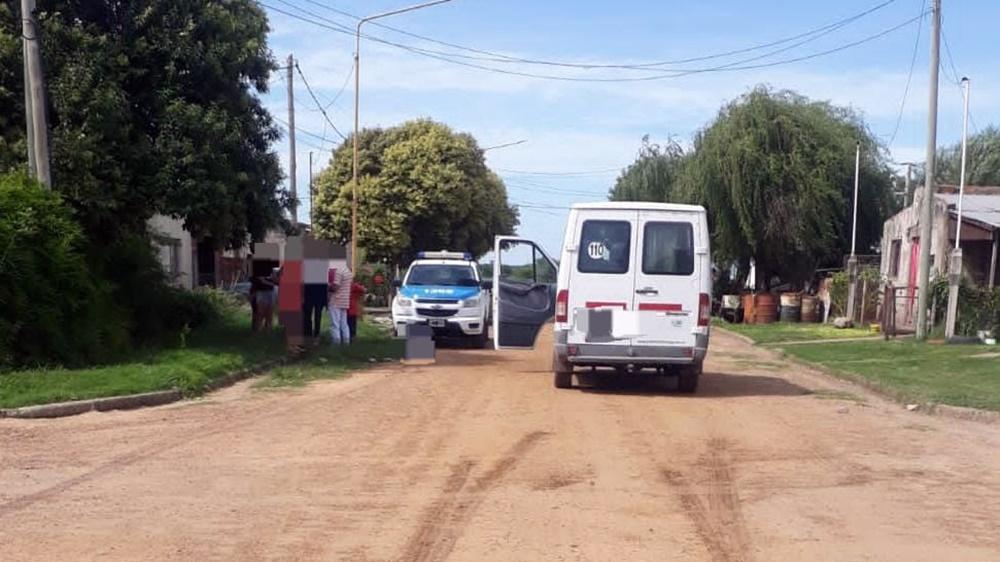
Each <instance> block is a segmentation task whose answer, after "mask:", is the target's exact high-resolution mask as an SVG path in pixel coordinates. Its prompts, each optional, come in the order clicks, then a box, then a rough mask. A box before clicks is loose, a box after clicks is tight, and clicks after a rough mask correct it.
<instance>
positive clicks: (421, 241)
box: [314, 119, 517, 263]
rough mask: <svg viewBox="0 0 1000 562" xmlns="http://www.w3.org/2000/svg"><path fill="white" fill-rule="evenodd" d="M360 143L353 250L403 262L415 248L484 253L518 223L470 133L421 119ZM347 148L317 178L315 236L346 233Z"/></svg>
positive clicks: (368, 132)
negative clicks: (494, 240)
mask: <svg viewBox="0 0 1000 562" xmlns="http://www.w3.org/2000/svg"><path fill="white" fill-rule="evenodd" d="M358 140H359V143H358V145H359V153H360V155H359V156H360V166H359V177H360V178H361V179H360V181H359V182H358V183H359V185H358V190H357V191H358V246H359V247H360V249H361V250H363V251H364V252H365V255H366V257H367V258H368V259H372V260H385V261H389V262H392V263H401V262H405V261H407V260H409V259H411V258H412V257H413V256H414V254H415V253H416V252H418V251H420V250H427V249H442V248H447V249H452V250H466V251H470V252H472V253H474V254H477V255H479V254H483V253H485V252H487V251H488V250H489V249H490V248H491V247H492V243H493V237H494V236H495V235H497V234H508V233H510V232H512V231H513V230H514V227H515V226H517V212H516V210H515V209H513V208H512V207H511V206H510V205H509V204H508V202H507V190H506V187H505V186H504V184H503V181H502V180H501V179H500V178H499V177H498V176H497V175H496V174H495V173H493V172H492V171H490V170H489V169H488V168H487V167H486V164H485V162H484V160H483V151H482V149H480V148H479V145H478V144H477V143H476V141H475V139H474V138H472V136H470V135H468V134H464V133H456V132H454V131H452V130H451V129H450V128H448V127H447V126H445V125H443V124H441V123H436V122H434V121H431V120H427V119H421V120H415V121H409V122H407V123H403V124H402V125H399V126H397V127H392V128H388V129H365V130H363V131H361V133H360V136H359V137H358ZM352 143H353V138H348V139H347V140H346V141H345V142H344V143H343V144H342V145H341V146H339V147H338V148H337V149H336V150H335V151H334V154H333V159H332V161H331V164H330V166H329V167H327V169H326V170H324V172H323V173H322V174H321V175H320V176H319V177H318V178H317V179H316V181H315V189H316V198H315V202H314V203H315V205H316V210H315V213H314V221H315V224H316V230H317V232H318V233H319V234H320V235H321V236H324V237H326V238H330V239H333V240H338V241H341V242H346V241H348V240H349V239H350V236H351V202H352V193H353V191H354V190H353V184H352V180H351V175H352V152H351V150H352Z"/></svg>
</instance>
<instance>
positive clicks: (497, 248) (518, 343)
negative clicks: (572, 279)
mask: <svg viewBox="0 0 1000 562" xmlns="http://www.w3.org/2000/svg"><path fill="white" fill-rule="evenodd" d="M557 273H558V267H557V266H556V263H555V262H554V261H553V260H552V258H550V257H549V256H548V255H547V254H546V253H545V252H544V251H543V250H542V249H541V248H540V247H539V246H538V245H537V244H535V243H534V242H532V241H531V240H525V239H523V238H517V237H514V236H497V237H496V239H495V241H494V245H493V346H494V347H495V348H496V349H529V348H531V347H533V346H534V345H535V338H536V337H537V336H538V332H539V330H541V328H542V326H543V325H545V323H547V322H548V321H549V320H551V319H552V317H553V316H554V315H555V311H556V276H557Z"/></svg>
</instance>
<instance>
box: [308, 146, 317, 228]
mask: <svg viewBox="0 0 1000 562" xmlns="http://www.w3.org/2000/svg"><path fill="white" fill-rule="evenodd" d="M315 202H316V198H315V197H313V151H311V150H310V151H309V226H310V227H312V226H314V225H313V217H314V216H315V213H313V205H314V204H315Z"/></svg>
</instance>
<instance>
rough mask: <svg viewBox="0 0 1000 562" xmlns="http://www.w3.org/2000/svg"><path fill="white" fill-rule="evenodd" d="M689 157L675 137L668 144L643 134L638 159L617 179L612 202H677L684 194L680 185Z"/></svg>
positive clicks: (611, 194) (609, 196) (611, 197)
mask: <svg viewBox="0 0 1000 562" xmlns="http://www.w3.org/2000/svg"><path fill="white" fill-rule="evenodd" d="M688 159H689V157H688V155H686V154H685V153H684V149H683V148H681V145H679V144H677V142H675V141H674V140H673V139H670V140H668V141H667V143H666V144H665V145H662V146H661V145H659V144H654V143H651V142H650V141H649V135H646V136H644V137H642V146H641V147H640V148H639V154H638V155H637V156H636V159H635V162H633V163H632V164H630V165H629V166H628V167H627V168H625V170H624V171H622V173H621V174H620V175H619V176H618V179H616V180H615V186H614V187H613V188H612V189H611V191H610V192H609V193H608V199H610V200H612V201H657V202H661V203H662V202H669V201H675V200H676V199H677V197H679V196H680V194H679V193H677V188H678V185H679V181H680V178H681V174H682V172H683V169H684V165H685V163H686V162H687V161H688Z"/></svg>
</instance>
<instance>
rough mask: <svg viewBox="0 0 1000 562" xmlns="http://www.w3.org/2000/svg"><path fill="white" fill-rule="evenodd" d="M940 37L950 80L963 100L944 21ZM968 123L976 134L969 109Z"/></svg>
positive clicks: (976, 130) (960, 80)
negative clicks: (949, 71)
mask: <svg viewBox="0 0 1000 562" xmlns="http://www.w3.org/2000/svg"><path fill="white" fill-rule="evenodd" d="M941 39H942V40H943V41H944V53H945V56H947V57H948V66H949V67H950V68H951V76H952V82H953V83H954V84H955V86H956V87H957V88H958V93H959V95H960V96H961V97H962V100H963V101H964V100H965V92H964V91H962V78H961V77H960V75H959V73H958V69H957V68H956V67H955V59H954V57H952V56H951V45H950V44H949V43H948V35H947V34H946V33H945V32H944V22H942V23H941ZM969 123H970V124H971V125H972V131H973V133H974V134H978V133H979V126H978V125H977V124H976V118H975V117H973V116H972V110H969Z"/></svg>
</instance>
